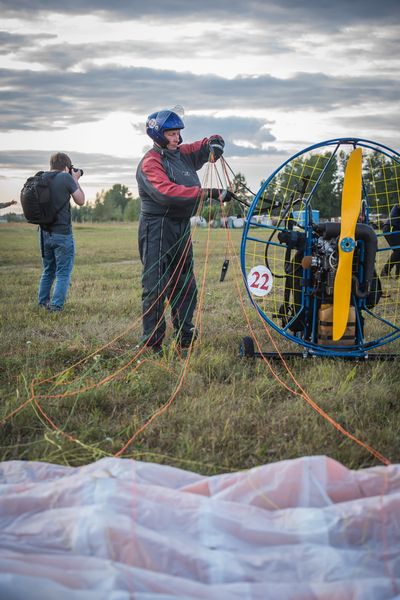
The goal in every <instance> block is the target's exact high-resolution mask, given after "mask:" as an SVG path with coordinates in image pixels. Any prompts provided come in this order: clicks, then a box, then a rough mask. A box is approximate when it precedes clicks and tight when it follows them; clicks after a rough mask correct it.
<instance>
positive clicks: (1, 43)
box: [0, 31, 57, 54]
mask: <svg viewBox="0 0 400 600" xmlns="http://www.w3.org/2000/svg"><path fill="white" fill-rule="evenodd" d="M56 37H57V36H56V35H51V34H36V35H35V34H33V35H32V34H30V35H24V34H20V33H9V32H8V31H0V54H10V53H18V52H20V51H21V48H25V47H26V46H28V47H29V46H31V45H32V43H35V42H38V41H41V40H50V39H52V38H56Z"/></svg>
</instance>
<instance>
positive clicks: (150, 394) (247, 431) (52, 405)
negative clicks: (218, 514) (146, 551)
mask: <svg viewBox="0 0 400 600" xmlns="http://www.w3.org/2000/svg"><path fill="white" fill-rule="evenodd" d="M230 235H231V236H232V245H233V247H234V248H235V250H236V252H237V253H238V252H239V246H240V239H241V231H236V230H230ZM75 239H76V245H77V257H76V263H75V270H74V273H73V281H72V286H71V290H70V294H69V298H68V303H67V305H66V308H65V310H64V311H63V312H62V313H59V314H56V313H55V314H51V313H49V312H47V311H44V310H40V309H39V308H38V307H37V306H36V294H37V284H38V279H39V276H40V272H41V264H40V256H39V249H38V242H37V232H36V229H35V227H34V226H30V225H21V224H4V225H0V255H1V266H0V271H1V278H2V285H1V306H0V310H1V328H2V336H1V344H2V347H1V353H2V363H3V364H2V369H1V379H0V389H1V398H2V402H1V418H2V435H1V442H0V443H1V454H0V456H1V459H2V460H11V459H25V460H43V461H48V462H56V463H62V464H68V465H73V466H75V465H80V464H85V463H88V462H91V461H93V460H96V459H98V458H101V457H102V456H107V455H113V454H118V455H121V456H124V457H131V458H136V459H140V460H146V461H156V462H160V463H167V464H170V465H173V466H177V467H181V468H185V469H189V470H193V471H197V472H200V473H203V474H213V473H220V472H224V471H230V470H238V469H244V468H248V467H252V466H255V465H260V464H263V463H267V462H273V461H278V460H284V459H291V458H295V457H298V456H303V455H318V454H325V455H328V456H330V457H332V458H335V459H337V460H338V461H340V462H342V463H343V464H345V465H346V466H348V467H350V468H361V467H365V466H369V465H373V464H378V463H379V460H378V459H377V458H376V457H375V456H374V455H373V454H371V452H369V451H368V450H367V449H366V448H364V447H363V446H361V445H360V444H358V443H356V442H355V441H354V440H351V439H349V437H347V436H346V435H344V434H343V433H342V432H340V431H339V430H338V429H337V428H335V427H334V426H333V425H332V423H330V422H328V420H327V419H326V418H324V417H323V416H321V414H319V413H318V412H317V411H316V410H315V409H313V408H312V407H311V405H310V403H309V402H307V401H306V399H305V395H307V397H308V398H309V399H310V400H311V401H313V402H315V403H316V404H317V405H318V406H319V407H320V408H321V409H322V410H323V411H325V413H326V414H327V415H328V416H329V417H331V418H332V419H333V420H334V421H335V422H336V423H337V424H338V425H339V426H340V427H342V428H344V429H345V430H346V431H348V432H349V433H350V434H351V435H353V436H355V437H356V438H357V439H359V440H361V441H362V442H364V443H365V444H367V445H369V446H371V447H373V448H375V449H376V450H377V451H379V452H380V453H381V454H382V455H383V456H384V457H386V458H387V459H389V460H390V461H392V462H399V461H400V436H399V429H400V427H399V425H400V402H399V389H400V370H399V365H398V362H397V361H396V362H384V361H382V362H360V363H359V362H347V361H340V360H334V361H333V360H327V359H325V360H324V359H319V358H314V359H295V360H292V361H291V362H290V372H288V370H287V369H286V368H285V366H284V365H283V364H282V363H281V362H279V361H274V362H273V363H271V364H270V365H268V364H267V363H265V362H264V361H262V360H260V359H255V360H248V359H241V358H240V357H239V343H240V340H241V338H242V337H243V336H245V335H249V334H250V331H251V330H250V329H249V328H250V327H251V328H254V333H255V335H256V337H257V339H258V340H259V342H260V345H261V347H262V349H264V350H270V349H271V341H270V340H269V338H268V335H267V333H266V332H265V330H264V327H263V323H262V322H261V321H260V320H259V318H258V316H257V314H256V311H254V309H253V308H252V307H251V305H250V303H249V301H248V300H247V297H246V293H245V289H244V286H243V284H242V282H241V275H240V272H239V267H238V265H237V263H236V261H235V258H234V257H233V256H230V267H229V270H228V273H227V276H226V279H225V281H224V282H223V283H220V282H219V276H220V272H221V266H222V263H223V260H224V258H225V256H226V255H227V254H226V253H227V251H228V243H227V237H226V232H225V231H224V230H211V231H210V232H208V231H207V230H196V231H195V232H194V249H195V261H196V262H195V264H196V275H197V280H198V285H199V288H200V289H202V292H203V293H202V294H200V296H201V298H200V300H201V301H200V303H199V310H198V313H197V317H198V326H199V328H200V332H201V336H200V339H199V340H198V342H197V343H196V345H195V346H194V348H193V351H192V352H189V353H188V354H186V355H184V356H183V355H180V354H179V353H178V352H177V349H176V348H175V345H174V343H173V341H172V338H171V335H170V334H171V330H169V332H168V341H167V344H166V346H165V348H164V353H163V355H162V356H161V357H140V358H136V357H135V350H134V347H135V344H136V343H137V341H138V339H139V337H140V334H141V309H140V294H141V289H140V274H141V264H140V261H139V257H138V251H137V226H136V225H134V224H118V225H113V224H109V225H108V224H102V225H77V226H75ZM205 264H207V268H206V269H205ZM203 276H204V286H202V282H203ZM248 321H249V322H248ZM252 335H253V333H252ZM274 339H275V340H276V342H277V343H278V346H279V347H280V348H281V349H290V350H296V349H297V348H295V347H293V346H290V345H288V343H286V342H285V341H284V340H283V338H282V337H281V336H279V335H278V334H275V335H274ZM397 349H398V348H397ZM388 350H389V348H388ZM294 379H295V381H294ZM299 386H301V388H303V389H304V390H305V392H306V394H305V393H303V392H301V391H300V387H299ZM149 420H150V422H149ZM145 425H146V426H145ZM144 426H145V427H144ZM122 450H123V452H122Z"/></svg>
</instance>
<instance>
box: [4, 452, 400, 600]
mask: <svg viewBox="0 0 400 600" xmlns="http://www.w3.org/2000/svg"><path fill="white" fill-rule="evenodd" d="M0 531H1V533H0V598H1V599H4V600H46V599H49V600H128V599H133V598H134V599H135V600H167V599H168V600H172V599H189V598H210V599H215V600H230V599H232V600H236V599H237V600H246V599H249V600H256V599H257V600H280V599H282V600H292V599H293V600H312V599H318V600H319V599H326V600H380V599H388V598H390V599H393V598H400V465H392V466H389V467H384V466H382V467H374V468H369V469H364V470H359V471H350V470H348V469H346V468H345V467H344V466H342V465H341V464H339V463H338V462H336V461H334V460H332V459H329V458H326V457H319V456H317V457H304V458H299V459H296V460H289V461H283V462H278V463H274V464H268V465H265V466H261V467H257V468H254V469H251V470H248V471H240V472H236V473H228V474H223V475H216V476H213V477H204V476H201V475H198V474H196V473H191V472H188V471H184V470H180V469H175V468H172V467H168V466H164V465H158V464H153V463H144V462H137V461H133V460H128V459H117V458H106V459H103V460H100V461H98V462H96V463H92V464H89V465H87V466H84V467H79V468H72V467H63V466H60V465H52V464H47V463H40V462H24V461H10V462H3V463H0Z"/></svg>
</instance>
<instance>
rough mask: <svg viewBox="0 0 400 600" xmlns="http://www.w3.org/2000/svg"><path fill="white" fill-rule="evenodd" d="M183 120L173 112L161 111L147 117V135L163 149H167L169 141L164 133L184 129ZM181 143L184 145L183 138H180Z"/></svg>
mask: <svg viewBox="0 0 400 600" xmlns="http://www.w3.org/2000/svg"><path fill="white" fill-rule="evenodd" d="M184 127H185V126H184V124H183V121H182V119H181V118H180V117H179V116H178V115H177V114H176V113H174V112H173V111H172V110H159V111H158V112H155V113H152V114H151V115H149V116H148V117H147V121H146V133H147V135H148V136H149V137H151V139H152V140H154V141H155V142H156V143H157V144H158V145H159V146H161V148H166V147H167V145H168V141H167V139H166V138H165V137H164V131H167V130H168V129H184ZM179 143H180V144H181V143H182V138H181V136H179Z"/></svg>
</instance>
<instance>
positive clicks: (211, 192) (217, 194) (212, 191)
mask: <svg viewBox="0 0 400 600" xmlns="http://www.w3.org/2000/svg"><path fill="white" fill-rule="evenodd" d="M204 192H205V194H206V198H212V199H213V200H220V201H221V202H230V200H232V198H233V194H232V192H230V191H229V190H219V189H218V188H206V189H205V190H204Z"/></svg>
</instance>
